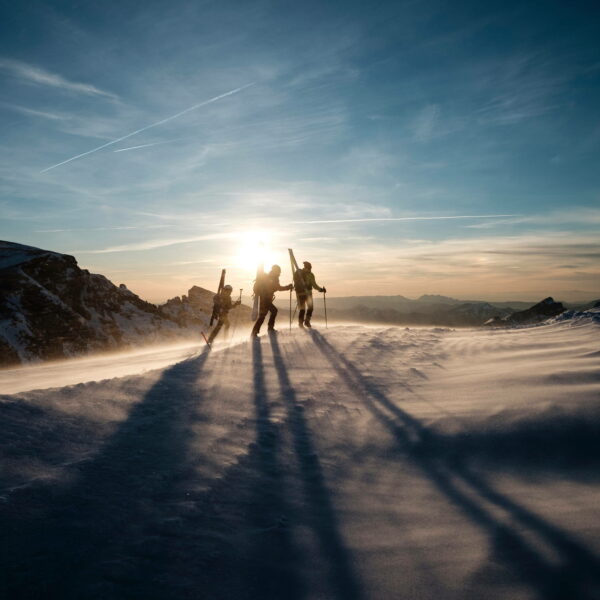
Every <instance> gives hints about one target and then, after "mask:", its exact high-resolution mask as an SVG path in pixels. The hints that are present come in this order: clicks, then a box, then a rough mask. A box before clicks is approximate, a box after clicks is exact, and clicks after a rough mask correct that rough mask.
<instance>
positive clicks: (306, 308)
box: [296, 260, 327, 327]
mask: <svg viewBox="0 0 600 600" xmlns="http://www.w3.org/2000/svg"><path fill="white" fill-rule="evenodd" d="M302 264H303V265H304V266H303V268H302V269H300V270H299V271H297V275H298V276H299V277H298V279H300V282H299V283H300V284H301V285H297V286H296V292H297V295H298V308H299V309H300V311H299V313H298V325H299V327H311V324H310V319H311V317H312V314H313V307H314V303H313V297H312V291H313V289H315V290H318V291H319V292H326V291H327V290H326V289H325V288H324V287H321V286H319V285H318V284H317V282H316V281H315V275H314V273H313V272H312V265H311V264H310V263H309V262H308V261H307V260H305V261H304V262H303V263H302Z"/></svg>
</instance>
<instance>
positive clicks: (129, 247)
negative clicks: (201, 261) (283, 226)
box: [72, 232, 239, 254]
mask: <svg viewBox="0 0 600 600" xmlns="http://www.w3.org/2000/svg"><path fill="white" fill-rule="evenodd" d="M237 235H239V233H238V232H225V233H211V234H207V235H198V236H194V237H188V238H178V239H166V240H145V241H143V242H137V243H134V244H125V245H123V246H110V247H109V248H102V249H101V250H75V251H73V252H72V254H108V253H110V252H140V251H143V250H154V249H156V248H166V247H167V246H175V245H176V244H188V243H190V242H204V241H207V240H221V239H229V238H235V237H236V236H237Z"/></svg>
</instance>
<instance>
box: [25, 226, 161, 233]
mask: <svg viewBox="0 0 600 600" xmlns="http://www.w3.org/2000/svg"><path fill="white" fill-rule="evenodd" d="M164 227H166V225H128V226H122V227H73V228H70V229H38V230H36V231H34V232H33V233H64V232H67V231H123V230H125V231H128V230H133V229H162V228H164Z"/></svg>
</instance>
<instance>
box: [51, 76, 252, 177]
mask: <svg viewBox="0 0 600 600" xmlns="http://www.w3.org/2000/svg"><path fill="white" fill-rule="evenodd" d="M255 84H256V82H252V83H247V84H246V85H242V86H241V87H237V88H235V89H233V90H229V91H228V92H225V93H224V94H219V95H218V96H214V97H213V98H209V99H208V100H204V101H203V102H199V103H198V104H194V105H193V106H190V107H189V108H186V109H185V110H182V111H180V112H178V113H176V114H174V115H171V116H170V117H166V118H165V119H161V120H160V121H156V123H151V124H150V125H146V126H145V127H142V128H141V129H137V130H136V131H132V132H131V133H128V134H127V135H123V136H121V137H120V138H117V139H115V140H111V141H110V142H106V144H102V145H101V146H98V147H96V148H93V149H92V150H88V151H87V152H82V153H81V154H77V155H75V156H72V157H71V158H67V159H66V160H63V161H62V162H59V163H57V164H55V165H52V166H50V167H47V168H46V169H43V170H42V171H40V173H47V172H48V171H51V170H52V169H56V167H60V166H62V165H66V164H67V163H70V162H72V161H74V160H77V159H78V158H83V157H84V156H88V155H90V154H93V153H94V152H98V150H102V149H103V148H107V147H108V146H112V145H113V144H117V143H119V142H122V141H123V140H126V139H127V138H130V137H133V136H134V135H137V134H138V133H142V132H143V131H147V130H148V129H151V128H153V127H158V126H159V125H163V124H164V123H168V122H169V121H172V120H173V119H177V118H179V117H181V116H183V115H185V114H187V113H189V112H191V111H193V110H196V109H198V108H200V107H202V106H206V105H207V104H212V103H213V102H217V100H221V99H222V98H226V97H227V96H232V95H233V94H237V93H239V92H241V91H242V90H245V89H246V88H249V87H250V86H252V85H255Z"/></svg>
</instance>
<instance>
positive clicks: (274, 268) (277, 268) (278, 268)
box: [271, 265, 281, 273]
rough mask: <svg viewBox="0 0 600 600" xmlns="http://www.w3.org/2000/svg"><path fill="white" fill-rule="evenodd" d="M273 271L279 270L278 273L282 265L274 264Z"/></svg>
mask: <svg viewBox="0 0 600 600" xmlns="http://www.w3.org/2000/svg"><path fill="white" fill-rule="evenodd" d="M271 271H277V272H278V273H281V267H280V266H279V265H273V266H272V267H271Z"/></svg>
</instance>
